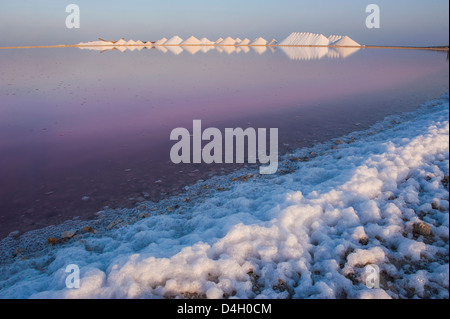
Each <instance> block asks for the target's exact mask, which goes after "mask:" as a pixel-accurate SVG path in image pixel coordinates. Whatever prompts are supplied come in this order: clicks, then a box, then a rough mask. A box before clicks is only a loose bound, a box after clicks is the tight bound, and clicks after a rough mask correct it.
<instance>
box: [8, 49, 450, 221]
mask: <svg viewBox="0 0 450 319" xmlns="http://www.w3.org/2000/svg"><path fill="white" fill-rule="evenodd" d="M325 49H327V50H328V51H327V52H324V51H323V50H316V51H314V50H283V49H276V50H271V49H267V50H266V51H265V52H264V53H263V54H260V53H259V52H255V50H253V49H252V50H249V52H247V53H245V52H244V51H241V52H236V51H235V52H231V53H230V54H227V52H218V51H217V50H215V49H213V50H210V51H209V52H207V53H204V52H201V51H199V52H197V54H194V55H193V54H192V52H189V51H188V50H186V49H185V48H183V49H182V50H183V52H180V54H179V55H177V56H174V55H173V54H172V53H170V51H168V52H167V53H164V52H163V51H161V50H157V49H150V50H149V49H144V50H140V51H139V50H135V51H132V52H131V51H129V50H128V51H126V52H125V53H121V52H119V51H106V52H103V53H101V54H100V52H101V51H100V52H93V51H89V50H79V49H76V48H68V49H38V50H2V51H0V83H1V85H0V182H1V184H0V211H1V212H2V213H1V214H2V215H1V216H0V222H2V223H3V225H9V226H8V227H14V226H13V225H16V224H17V225H18V224H19V223H20V220H21V219H20V218H19V216H22V215H23V214H25V215H26V216H28V215H29V216H28V217H27V218H28V219H30V220H33V218H36V217H33V216H34V215H33V214H37V213H39V212H42V211H51V210H52V209H54V207H56V209H57V210H58V213H57V214H56V213H55V214H56V215H58V214H59V215H61V214H63V215H64V214H70V212H67V211H63V209H62V208H61V206H62V203H63V205H68V203H71V204H72V206H73V207H82V205H84V203H80V202H79V200H80V198H81V197H82V196H83V195H85V194H86V193H95V192H100V190H102V192H103V193H109V194H114V196H115V195H117V194H121V193H125V192H139V191H142V190H143V188H146V187H148V185H146V184H145V183H146V182H148V183H150V184H151V185H153V182H154V181H155V180H157V179H161V178H165V179H166V180H170V175H171V174H172V175H173V173H174V172H173V167H169V166H168V164H167V161H168V159H169V150H170V147H171V145H172V144H171V142H170V140H169V134H170V131H171V130H172V129H174V128H176V127H180V126H181V127H186V128H188V129H190V128H191V126H192V120H193V119H201V120H202V124H203V126H204V127H209V126H214V127H218V128H224V127H238V126H252V127H278V128H279V130H280V145H284V144H290V145H295V143H296V142H298V141H299V140H301V141H302V143H304V144H308V142H312V141H317V140H323V139H326V138H329V137H331V136H333V135H334V136H336V135H339V134H344V133H346V132H349V131H351V130H354V129H355V126H354V125H355V123H358V124H360V125H361V126H359V127H358V128H363V127H366V126H367V125H370V124H371V123H373V122H374V121H377V120H380V119H382V118H383V117H384V116H385V115H387V114H392V113H396V112H401V111H408V110H412V109H414V108H415V107H417V105H418V104H419V103H421V102H423V101H425V100H426V99H429V98H433V97H437V96H439V95H440V94H442V93H443V92H444V91H445V90H448V62H447V60H446V54H441V53H437V52H425V51H396V50H367V49H362V50H358V51H356V52H351V53H352V54H347V53H345V52H338V51H335V50H334V51H331V50H329V49H328V48H325ZM344 57H345V58H344ZM302 143H299V145H300V146H301V145H302ZM128 168H131V169H133V172H135V174H136V175H134V178H139V177H142V178H141V179H143V180H142V181H141V182H140V184H139V185H134V184H133V185H131V186H130V185H127V181H128V180H129V179H130V177H129V176H124V175H123V171H124V170H125V169H128ZM182 178H183V177H182V176H176V177H174V176H172V180H174V181H175V180H178V182H180V181H179V180H180V179H182ZM180 184H182V181H181V182H180ZM105 185H107V186H105ZM94 190H95V191H94ZM48 192H53V195H52V198H51V199H50V197H45V195H44V194H45V193H48ZM58 196H59V197H58ZM102 196H103V197H105V198H107V197H108V196H109V195H105V194H102ZM102 196H100V195H97V197H98V198H100V197H102ZM103 197H102V202H101V203H95V204H92V207H89V208H90V209H93V210H95V209H98V208H99V207H98V206H99V205H101V204H102V203H103V202H104V200H103ZM109 197H110V196H109ZM36 201H38V202H37V203H39V204H36ZM45 201H48V202H47V203H46V205H44V204H43V203H44V202H45ZM97 204H98V205H97ZM95 205H97V206H95ZM29 207H32V209H31V210H30V208H29ZM100 207H101V206H100ZM5 212H8V213H5ZM61 212H62V213H61ZM7 214H9V215H7ZM27 214H28V215H27ZM77 214H79V212H77ZM56 215H55V216H56ZM46 216H47V217H46V218H49V219H51V218H53V217H54V216H53V215H52V214H49V215H46ZM63 217H64V216H63ZM22 219H23V218H22ZM5 227H7V226H5Z"/></svg>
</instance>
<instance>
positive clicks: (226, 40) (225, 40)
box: [216, 37, 236, 45]
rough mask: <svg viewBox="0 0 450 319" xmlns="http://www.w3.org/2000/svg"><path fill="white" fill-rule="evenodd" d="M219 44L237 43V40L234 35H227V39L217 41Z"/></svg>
mask: <svg viewBox="0 0 450 319" xmlns="http://www.w3.org/2000/svg"><path fill="white" fill-rule="evenodd" d="M216 44H217V45H235V44H236V40H235V39H233V38H232V37H227V38H226V39H224V40H222V41H220V42H219V43H216Z"/></svg>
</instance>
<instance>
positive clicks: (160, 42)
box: [155, 38, 167, 45]
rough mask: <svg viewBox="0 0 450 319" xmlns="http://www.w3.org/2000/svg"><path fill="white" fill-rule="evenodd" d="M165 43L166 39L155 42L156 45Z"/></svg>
mask: <svg viewBox="0 0 450 319" xmlns="http://www.w3.org/2000/svg"><path fill="white" fill-rule="evenodd" d="M166 42H167V39H166V38H162V39H160V40H158V41H156V42H155V44H156V45H163V44H164V43H166Z"/></svg>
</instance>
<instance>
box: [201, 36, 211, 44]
mask: <svg viewBox="0 0 450 319" xmlns="http://www.w3.org/2000/svg"><path fill="white" fill-rule="evenodd" d="M200 42H201V44H203V45H211V44H214V41H211V40H208V38H201V40H200Z"/></svg>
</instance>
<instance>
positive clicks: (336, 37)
mask: <svg viewBox="0 0 450 319" xmlns="http://www.w3.org/2000/svg"><path fill="white" fill-rule="evenodd" d="M340 39H342V35H330V36H329V37H328V41H330V45H333V44H334V43H336V42H337V41H339V40H340Z"/></svg>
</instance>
